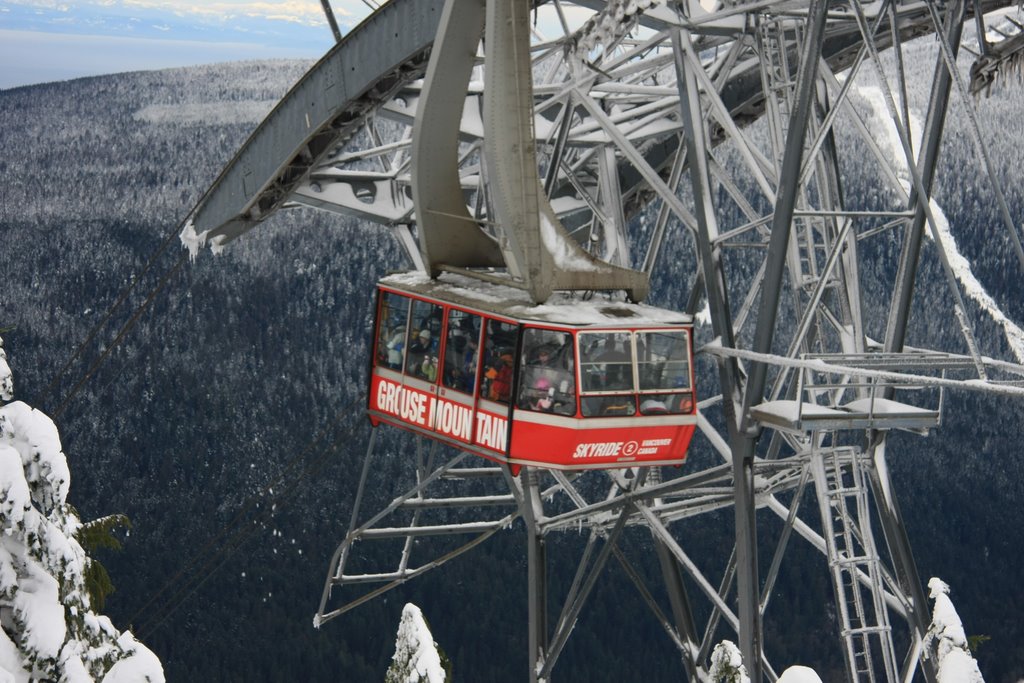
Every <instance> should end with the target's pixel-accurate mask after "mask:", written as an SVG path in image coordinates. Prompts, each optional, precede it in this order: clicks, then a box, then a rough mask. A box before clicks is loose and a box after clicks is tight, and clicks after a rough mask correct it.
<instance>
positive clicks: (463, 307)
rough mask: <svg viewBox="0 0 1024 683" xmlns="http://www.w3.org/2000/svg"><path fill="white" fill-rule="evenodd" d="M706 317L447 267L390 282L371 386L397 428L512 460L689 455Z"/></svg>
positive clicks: (588, 461)
mask: <svg viewBox="0 0 1024 683" xmlns="http://www.w3.org/2000/svg"><path fill="white" fill-rule="evenodd" d="M692 331H693V324H692V321H691V320H690V319H689V317H688V316H686V315H683V314H681V313H676V312H672V311H666V310H663V309H658V308H653V307H650V306H644V305H638V304H628V303H621V302H608V301H603V302H599V301H590V302H583V301H579V300H571V299H568V298H565V299H557V295H556V299H555V300H553V301H552V302H549V303H547V304H544V305H539V306H538V305H534V304H532V303H531V302H530V300H529V299H528V298H527V296H526V294H525V293H524V292H522V291H520V290H517V289H513V288H510V287H504V286H501V285H494V284H487V283H483V282H480V281H477V280H473V279H470V278H467V277H462V276H457V275H451V274H445V275H443V276H442V277H441V278H439V279H437V280H431V279H429V278H427V277H426V276H425V275H422V274H419V273H404V274H400V275H393V276H390V277H387V278H385V279H383V280H382V281H381V282H380V283H379V284H378V299H377V319H376V329H375V334H374V349H373V366H372V370H371V383H370V392H369V407H368V411H369V416H370V420H371V421H372V422H373V424H374V425H377V424H379V423H380V422H386V423H388V424H392V425H396V426H398V427H402V428H405V429H409V430H411V431H414V432H416V433H419V434H422V435H425V436H428V437H430V438H433V439H438V440H440V441H443V442H446V443H449V444H451V445H454V446H457V447H459V448H463V449H465V450H468V451H471V452H473V453H477V454H479V455H482V456H484V457H486V458H490V459H491V460H495V461H498V462H503V463H510V464H512V465H531V466H535V467H546V468H556V469H570V470H574V469H592V468H617V467H630V466H633V465H662V464H679V463H682V462H683V461H684V460H685V459H686V450H687V447H688V446H689V443H690V438H691V436H692V435H693V430H694V426H695V425H696V421H697V417H696V396H695V395H694V388H693V363H692V358H693V346H692V344H693V342H692Z"/></svg>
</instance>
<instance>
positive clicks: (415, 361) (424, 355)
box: [405, 300, 443, 382]
mask: <svg viewBox="0 0 1024 683" xmlns="http://www.w3.org/2000/svg"><path fill="white" fill-rule="evenodd" d="M442 313H443V310H442V308H441V306H438V305H437V304H431V303H428V302H426V301H419V300H414V301H413V302H412V322H413V324H412V325H409V336H408V340H407V343H406V359H405V363H406V364H405V374H406V375H411V376H413V377H418V378H419V379H424V380H428V381H431V382H432V381H434V379H436V378H437V360H436V359H437V355H438V353H437V352H438V346H439V341H438V340H439V338H440V322H438V321H439V320H440V317H441V315H442ZM435 328H436V329H435ZM431 359H433V361H432V360H431ZM431 372H433V378H431V376H430V375H431Z"/></svg>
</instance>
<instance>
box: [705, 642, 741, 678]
mask: <svg viewBox="0 0 1024 683" xmlns="http://www.w3.org/2000/svg"><path fill="white" fill-rule="evenodd" d="M708 674H709V678H710V679H711V680H712V681H714V683H750V676H748V675H747V667H745V666H743V655H742V654H741V653H740V649H739V648H738V647H736V643H734V642H732V641H731V640H723V641H722V642H720V643H719V644H718V645H716V646H715V649H714V650H712V651H711V670H710V671H709V672H708Z"/></svg>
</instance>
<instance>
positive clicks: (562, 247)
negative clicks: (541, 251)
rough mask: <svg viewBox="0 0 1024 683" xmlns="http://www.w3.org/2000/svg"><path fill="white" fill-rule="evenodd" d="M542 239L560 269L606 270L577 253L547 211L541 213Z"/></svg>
mask: <svg viewBox="0 0 1024 683" xmlns="http://www.w3.org/2000/svg"><path fill="white" fill-rule="evenodd" d="M540 237H541V240H543V242H544V247H545V248H546V249H547V250H548V252H549V253H550V254H551V258H553V259H554V261H555V265H556V266H558V268H559V269H561V270H568V271H589V272H598V271H601V270H604V269H602V268H601V267H600V266H599V265H598V264H597V263H594V262H593V261H591V260H589V259H587V258H584V257H583V256H582V255H581V254H579V253H577V252H576V250H575V249H574V248H573V245H572V244H570V243H569V242H568V241H566V240H565V238H563V237H562V235H560V234H559V232H558V230H557V229H556V228H555V224H554V223H553V222H552V220H551V216H549V215H548V212H547V211H541V212H540Z"/></svg>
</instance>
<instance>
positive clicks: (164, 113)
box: [132, 100, 277, 126]
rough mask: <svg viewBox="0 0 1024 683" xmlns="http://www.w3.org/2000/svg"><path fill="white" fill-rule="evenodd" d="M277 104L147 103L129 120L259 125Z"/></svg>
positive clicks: (258, 102)
mask: <svg viewBox="0 0 1024 683" xmlns="http://www.w3.org/2000/svg"><path fill="white" fill-rule="evenodd" d="M276 104H277V102H276V100H238V101H235V102H193V103H186V104H150V105H147V106H145V107H143V108H142V109H139V110H138V111H136V112H135V113H134V114H132V118H133V119H135V120H136V121H144V122H146V123H154V124H158V125H174V126H217V125H233V124H239V123H259V122H260V121H262V120H263V119H265V118H266V117H267V114H269V113H270V110H271V109H273V108H274V106H275V105H276Z"/></svg>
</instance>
